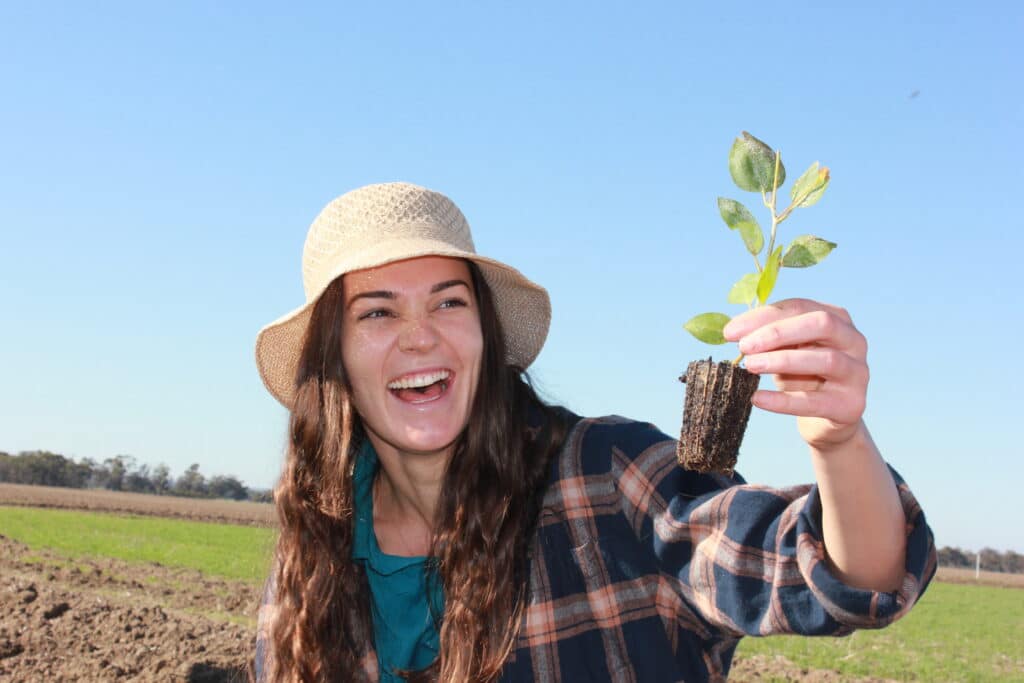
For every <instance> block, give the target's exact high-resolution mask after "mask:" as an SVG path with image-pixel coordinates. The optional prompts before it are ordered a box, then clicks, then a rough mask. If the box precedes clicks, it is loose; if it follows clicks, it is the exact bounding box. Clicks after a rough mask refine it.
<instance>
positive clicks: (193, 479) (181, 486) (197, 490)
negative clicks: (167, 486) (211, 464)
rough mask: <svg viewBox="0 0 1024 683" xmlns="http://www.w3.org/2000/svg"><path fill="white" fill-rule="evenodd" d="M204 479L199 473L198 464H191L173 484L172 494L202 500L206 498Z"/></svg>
mask: <svg viewBox="0 0 1024 683" xmlns="http://www.w3.org/2000/svg"><path fill="white" fill-rule="evenodd" d="M206 492H207V491H206V478H205V477H204V476H203V475H202V474H200V473H199V463H192V464H191V465H189V468H188V469H187V470H185V473H184V474H182V475H181V476H180V477H178V479H177V480H176V481H175V482H174V493H176V494H177V495H179V496H191V497H193V498H197V497H198V498H202V497H204V496H206Z"/></svg>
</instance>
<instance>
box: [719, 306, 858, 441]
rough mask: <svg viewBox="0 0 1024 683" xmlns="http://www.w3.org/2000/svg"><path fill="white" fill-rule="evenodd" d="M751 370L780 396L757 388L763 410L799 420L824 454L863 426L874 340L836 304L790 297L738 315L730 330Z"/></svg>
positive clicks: (727, 329) (726, 333) (727, 335)
mask: <svg viewBox="0 0 1024 683" xmlns="http://www.w3.org/2000/svg"><path fill="white" fill-rule="evenodd" d="M723 332H724V336H725V338H726V340H727V341H738V342H739V347H740V352H742V353H743V354H745V356H746V360H745V364H746V367H747V370H748V371H750V372H753V373H756V374H759V375H760V374H771V375H772V379H773V380H774V382H775V387H776V389H778V391H765V390H758V391H757V392H755V393H754V395H753V397H752V399H751V401H752V403H753V404H754V405H755V406H757V407H758V408H762V409H764V410H769V411H772V412H775V413H784V414H787V415H796V416H797V418H798V419H797V426H798V428H799V430H800V435H801V436H802V437H803V439H804V440H805V441H806V442H807V443H808V445H810V446H811V448H813V449H815V450H816V451H818V452H821V453H825V452H827V451H830V450H831V449H834V448H835V447H837V446H839V445H841V444H843V443H845V442H846V441H848V440H850V439H851V438H853V437H854V436H855V435H856V434H857V432H858V430H859V429H860V428H861V416H862V415H863V413H864V404H865V400H866V396H867V386H868V366H867V340H866V339H865V338H864V336H863V335H862V334H861V333H860V332H859V331H858V330H857V328H856V327H854V325H853V321H852V320H851V319H850V315H849V314H848V313H847V312H846V311H845V310H843V309H842V308H838V307H836V306H830V305H828V304H822V303H818V302H816V301H809V300H807V299H786V300H784V301H779V302H777V303H774V304H770V305H768V306H759V307H757V308H755V309H753V310H751V311H748V312H746V313H743V314H741V315H738V316H736V317H735V318H734V319H733V320H732V321H731V322H730V323H729V324H728V325H726V327H725V329H724V331H723Z"/></svg>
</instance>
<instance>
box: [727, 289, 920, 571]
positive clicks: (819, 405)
mask: <svg viewBox="0 0 1024 683" xmlns="http://www.w3.org/2000/svg"><path fill="white" fill-rule="evenodd" d="M725 336H726V338H727V339H729V340H730V341H737V340H738V341H739V348H740V351H741V352H742V353H744V354H745V355H746V362H745V365H746V367H747V369H748V370H750V371H751V372H755V373H758V374H771V375H772V376H773V379H774V381H775V386H776V388H777V391H768V390H763V389H762V390H759V391H758V392H757V393H755V394H754V398H753V403H754V405H755V406H757V407H759V408H762V409H764V410H769V411H772V412H776V413H785V414H789V415H795V416H797V425H798V428H799V431H800V435H801V436H802V437H803V439H804V440H805V441H806V442H807V444H808V446H809V447H810V451H811V460H812V463H813V466H814V472H815V477H816V479H817V484H818V491H819V495H820V498H821V515H822V535H823V537H824V543H825V551H826V556H827V561H828V562H829V564H830V565H831V566H832V568H833V571H834V572H835V573H836V575H837V577H839V578H840V579H842V580H843V581H844V582H845V583H847V584H849V585H850V586H853V587H857V588H862V589H866V590H876V591H892V590H895V589H897V588H898V587H899V585H900V582H901V580H902V578H903V576H904V572H905V569H904V568H905V557H906V535H907V520H906V517H905V515H904V512H903V506H902V504H901V502H900V497H899V493H898V491H897V489H896V485H895V483H894V482H893V478H892V475H891V474H890V472H889V469H888V468H887V467H886V465H885V463H884V462H883V460H882V457H881V455H880V454H879V452H878V449H877V448H876V447H875V444H874V442H873V441H872V439H871V435H870V434H869V433H868V430H867V427H866V426H865V424H864V421H863V419H862V415H863V413H864V406H865V399H866V394H867V385H868V366H867V340H866V339H865V338H864V336H863V335H862V334H861V333H860V332H859V331H858V330H857V328H856V327H854V325H853V321H852V320H851V319H850V316H849V314H848V313H847V312H846V311H845V310H843V309H841V308H837V307H835V306H830V305H828V304H821V303H818V302H814V301H809V300H806V299H789V300H786V301H781V302H779V303H776V304H771V305H768V306H762V307H759V308H755V309H753V310H752V311H748V312H747V313H744V314H742V315H740V316H737V317H736V318H734V319H733V321H732V322H730V323H729V325H728V326H726V328H725Z"/></svg>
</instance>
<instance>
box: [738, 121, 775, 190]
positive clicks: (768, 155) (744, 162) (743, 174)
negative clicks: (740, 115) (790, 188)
mask: <svg viewBox="0 0 1024 683" xmlns="http://www.w3.org/2000/svg"><path fill="white" fill-rule="evenodd" d="M775 157H776V154H775V152H773V151H772V148H771V147H769V146H768V145H766V144H765V143H763V142H761V141H760V140H758V139H757V138H755V137H754V136H753V135H751V134H750V133H748V132H747V131H743V134H742V136H740V137H738V138H736V140H734V141H733V143H732V148H731V149H730V150H729V174H730V175H732V180H733V182H734V183H736V185H737V186H739V188H740V189H741V190H746V191H747V192H771V191H772V190H773V189H774V188H775V187H780V186H781V185H782V183H784V182H785V181H786V167H785V166H783V165H782V161H781V160H780V161H779V183H778V185H775V186H774V187H773V185H772V181H773V180H774V179H775Z"/></svg>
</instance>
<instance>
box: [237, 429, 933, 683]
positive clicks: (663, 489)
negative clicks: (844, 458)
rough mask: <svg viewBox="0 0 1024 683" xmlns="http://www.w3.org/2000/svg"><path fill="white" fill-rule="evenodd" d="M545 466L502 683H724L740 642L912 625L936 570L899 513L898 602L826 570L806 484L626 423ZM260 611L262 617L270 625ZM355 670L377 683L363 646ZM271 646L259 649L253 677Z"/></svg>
mask: <svg viewBox="0 0 1024 683" xmlns="http://www.w3.org/2000/svg"><path fill="white" fill-rule="evenodd" d="M572 417H573V419H574V420H577V421H576V423H575V426H574V427H573V429H572V431H571V432H570V434H569V437H568V439H567V441H566V444H565V446H564V448H563V450H562V453H561V454H560V456H559V457H558V458H557V459H556V460H555V461H554V462H553V463H552V466H551V477H550V482H549V487H548V490H547V492H546V495H545V498H544V505H543V509H542V511H541V515H540V519H539V521H538V530H537V540H536V543H535V546H534V553H533V560H532V564H531V570H530V597H529V604H528V605H527V608H526V610H525V614H524V616H523V621H522V625H521V627H520V633H519V637H518V642H517V643H516V647H515V650H514V651H513V653H512V655H511V656H510V658H509V661H508V663H507V664H506V666H505V670H504V671H503V675H502V678H501V680H502V681H506V682H509V683H511V682H514V681H565V682H570V681H571V682H576V681H616V682H618V681H623V682H626V681H629V682H639V683H643V682H646V681H658V682H660V681H709V680H710V681H721V680H725V678H726V677H727V676H728V673H729V666H730V664H731V662H732V656H733V653H734V652H735V649H736V645H737V644H738V643H739V639H740V638H741V637H743V636H744V635H755V636H758V635H760V636H766V635H776V634H786V633H789V634H803V635H832V636H838V635H845V634H848V633H850V632H851V631H853V630H854V629H857V628H881V627H883V626H886V625H887V624H889V623H891V622H892V621H894V620H896V619H898V618H899V617H901V616H902V615H903V614H905V613H906V612H907V611H908V610H909V609H910V608H911V607H912V606H913V604H914V603H915V602H916V600H917V599H918V597H919V596H920V595H921V593H922V592H923V591H924V589H925V587H926V586H927V584H928V581H929V580H930V579H931V577H932V575H933V574H934V573H935V566H936V553H935V547H934V542H933V538H932V533H931V530H930V529H929V528H928V526H927V524H926V522H925V519H924V515H923V513H922V512H921V509H920V507H919V506H918V504H917V501H916V500H915V499H914V497H913V495H912V494H911V493H910V491H909V489H908V488H907V487H906V485H905V484H904V483H903V481H902V480H901V479H900V477H899V475H897V474H896V473H895V472H893V477H894V480H895V481H896V483H897V486H898V489H899V495H900V499H901V501H902V504H903V509H904V513H905V515H906V520H907V526H906V533H907V560H906V573H905V575H904V579H903V583H902V585H901V587H900V588H899V590H897V591H895V592H892V593H880V592H873V591H865V590H860V589H856V588H851V587H850V586H847V585H845V584H843V583H842V582H841V581H840V580H839V579H837V578H836V577H835V576H834V575H833V574H832V572H831V571H830V570H829V567H828V564H827V562H825V549H824V544H823V542H822V534H821V504H820V500H819V498H818V493H817V489H816V487H814V486H795V487H790V488H784V489H772V488H767V487H764V486H755V485H747V484H744V483H743V482H742V479H740V478H739V477H738V476H737V477H733V478H727V477H723V476H719V475H708V474H699V473H696V472H692V471H688V470H684V469H682V468H681V467H679V466H678V465H677V463H676V455H675V453H676V442H675V441H674V440H673V439H671V438H669V437H667V436H666V435H664V434H662V433H661V432H659V431H658V430H657V429H656V428H654V427H653V426H652V425H649V424H644V423H640V422H634V421H630V420H626V419H624V418H621V417H604V418H596V419H579V418H577V417H576V416H572ZM269 610H272V606H271V605H269V604H266V605H264V607H262V608H261V624H263V625H265V623H266V621H267V614H268V613H269V612H268V611H269ZM368 648H369V649H368V652H367V656H366V657H365V658H364V660H363V661H364V671H362V672H358V673H354V675H353V678H354V679H355V678H364V677H365V679H366V680H371V681H375V680H377V678H378V672H377V659H376V655H375V653H374V651H373V648H372V644H368ZM264 653H265V640H264V639H263V638H261V639H260V641H259V642H258V644H257V670H258V671H259V670H262V669H263V668H264V667H263V666H262V659H263V655H264Z"/></svg>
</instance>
